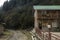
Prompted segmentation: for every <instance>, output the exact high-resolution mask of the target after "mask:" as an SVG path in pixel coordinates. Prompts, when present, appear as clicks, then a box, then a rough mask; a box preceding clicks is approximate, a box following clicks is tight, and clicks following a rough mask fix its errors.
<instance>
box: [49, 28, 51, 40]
mask: <svg viewBox="0 0 60 40" xmlns="http://www.w3.org/2000/svg"><path fill="white" fill-rule="evenodd" d="M50 30H51V28H49V40H51V33H50Z"/></svg>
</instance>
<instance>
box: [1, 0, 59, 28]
mask: <svg viewBox="0 0 60 40" xmlns="http://www.w3.org/2000/svg"><path fill="white" fill-rule="evenodd" d="M56 4H58V5H59V4H60V0H10V1H9V2H8V1H6V2H5V3H4V5H3V7H2V11H1V10H0V11H1V12H0V13H2V14H1V15H0V19H1V22H2V23H6V24H5V25H4V26H5V28H11V29H12V28H14V29H16V28H23V29H28V28H32V27H33V26H34V15H33V14H34V11H33V5H56Z"/></svg>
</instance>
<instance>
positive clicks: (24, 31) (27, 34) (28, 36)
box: [21, 30, 32, 40]
mask: <svg viewBox="0 0 60 40" xmlns="http://www.w3.org/2000/svg"><path fill="white" fill-rule="evenodd" d="M21 32H22V33H23V34H25V35H26V36H27V40H32V38H31V36H32V34H31V33H30V31H26V30H21Z"/></svg>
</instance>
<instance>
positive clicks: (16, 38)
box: [8, 31, 27, 40]
mask: <svg viewBox="0 0 60 40" xmlns="http://www.w3.org/2000/svg"><path fill="white" fill-rule="evenodd" d="M12 32H13V35H12V37H10V38H9V39H8V40H27V36H26V35H24V34H23V33H22V32H20V31H12Z"/></svg>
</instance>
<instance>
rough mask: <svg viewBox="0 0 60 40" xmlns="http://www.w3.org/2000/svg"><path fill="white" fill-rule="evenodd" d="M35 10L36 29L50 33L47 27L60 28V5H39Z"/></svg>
mask: <svg viewBox="0 0 60 40" xmlns="http://www.w3.org/2000/svg"><path fill="white" fill-rule="evenodd" d="M33 8H34V11H35V12H34V27H35V29H37V30H44V31H48V27H47V25H51V28H52V27H58V26H60V5H49V6H48V5H37V6H33Z"/></svg>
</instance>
